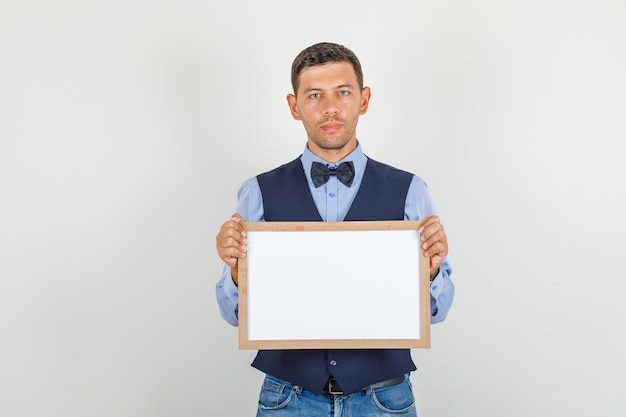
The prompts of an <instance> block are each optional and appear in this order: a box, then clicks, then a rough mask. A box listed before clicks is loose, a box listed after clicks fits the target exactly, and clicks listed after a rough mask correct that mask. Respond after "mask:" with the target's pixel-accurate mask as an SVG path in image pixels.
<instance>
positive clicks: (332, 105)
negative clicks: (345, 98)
mask: <svg viewBox="0 0 626 417" xmlns="http://www.w3.org/2000/svg"><path fill="white" fill-rule="evenodd" d="M337 113H339V105H338V103H337V100H336V99H335V98H334V97H327V98H326V100H325V101H324V115H326V116H330V115H335V114H337Z"/></svg>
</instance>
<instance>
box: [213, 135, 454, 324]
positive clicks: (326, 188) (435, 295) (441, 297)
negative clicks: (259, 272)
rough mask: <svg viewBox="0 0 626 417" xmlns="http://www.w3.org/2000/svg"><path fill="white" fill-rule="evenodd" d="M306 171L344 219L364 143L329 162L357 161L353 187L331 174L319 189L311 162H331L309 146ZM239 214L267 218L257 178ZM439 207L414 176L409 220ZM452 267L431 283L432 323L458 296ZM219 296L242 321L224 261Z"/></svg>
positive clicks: (361, 168) (329, 216)
mask: <svg viewBox="0 0 626 417" xmlns="http://www.w3.org/2000/svg"><path fill="white" fill-rule="evenodd" d="M300 159H301V161H302V166H303V167H304V172H305V175H306V178H307V181H308V183H309V188H310V190H311V195H312V196H313V200H314V201H315V205H316V206H317V209H318V211H319V213H320V216H321V217H322V219H323V220H324V221H330V222H333V221H343V219H344V218H345V216H346V214H347V213H348V210H349V209H350V206H351V205H352V202H353V201H354V198H355V196H356V194H357V192H358V190H359V187H360V185H361V181H362V179H363V173H364V172H365V166H366V165H367V157H366V156H365V155H364V154H363V151H362V149H361V145H360V144H359V145H357V148H356V149H355V150H354V151H352V152H351V153H350V154H349V155H348V156H346V157H345V158H344V159H342V160H341V161H339V162H337V163H336V164H329V167H331V168H332V167H334V166H336V165H339V164H340V163H341V162H344V161H352V163H353V164H354V171H355V175H354V181H353V183H352V185H351V187H346V186H345V185H344V184H342V183H341V182H340V181H339V180H338V179H337V177H336V176H331V177H330V179H329V180H328V182H327V183H326V184H324V185H322V186H320V187H319V188H315V186H314V185H313V182H312V180H311V176H310V170H311V164H312V163H313V162H320V163H323V164H328V162H327V161H324V160H323V159H321V158H319V157H318V156H316V155H315V154H313V153H312V152H311V151H309V149H308V147H306V146H305V148H304V152H303V153H302V156H301V157H300ZM237 199H238V203H237V211H236V212H237V213H239V214H240V215H241V217H243V218H244V220H246V221H251V222H258V221H264V220H265V217H264V214H263V197H262V195H261V189H260V187H259V183H258V181H257V179H256V177H253V178H250V179H248V180H247V181H245V182H244V183H243V184H242V185H241V187H240V188H239V192H238V193H237ZM435 213H436V212H435V208H434V205H433V202H432V200H431V198H430V194H429V192H428V187H427V186H426V183H425V182H424V181H423V180H422V179H421V178H419V177H417V176H415V175H414V176H413V180H412V181H411V185H410V186H409V191H408V193H407V197H406V201H405V205H404V219H405V220H420V219H423V218H425V217H427V216H429V215H431V214H435ZM451 273H452V268H451V267H450V264H449V262H448V259H447V258H446V259H444V261H443V263H442V264H441V267H440V269H439V273H438V274H437V276H436V277H435V279H434V280H433V281H432V282H431V284H430V309H431V323H433V324H434V323H438V322H440V321H443V320H444V319H445V318H446V316H447V315H448V311H449V310H450V306H451V304H452V300H453V298H454V285H453V284H452V281H451V280H450V275H451ZM216 296H217V301H218V304H219V307H220V313H221V315H222V317H223V318H224V319H225V320H226V321H227V322H228V323H230V324H232V325H233V326H237V324H238V321H239V320H238V311H239V308H238V307H239V306H238V297H239V292H238V289H237V286H236V285H235V283H234V282H233V280H232V278H231V270H230V267H229V266H228V265H226V264H224V270H223V271H222V277H221V279H220V281H219V282H218V283H217V285H216Z"/></svg>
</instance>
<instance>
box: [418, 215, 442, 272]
mask: <svg viewBox="0 0 626 417" xmlns="http://www.w3.org/2000/svg"><path fill="white" fill-rule="evenodd" d="M419 232H420V236H421V239H422V248H424V256H426V257H427V258H429V259H430V275H431V276H432V275H433V274H435V273H436V272H437V269H439V267H440V266H441V263H442V262H443V259H444V258H445V257H446V255H447V254H448V240H447V238H446V233H445V232H444V231H443V225H442V224H441V223H440V221H439V216H435V215H432V216H428V217H426V218H425V219H424V222H423V223H422V226H421V227H420V229H419Z"/></svg>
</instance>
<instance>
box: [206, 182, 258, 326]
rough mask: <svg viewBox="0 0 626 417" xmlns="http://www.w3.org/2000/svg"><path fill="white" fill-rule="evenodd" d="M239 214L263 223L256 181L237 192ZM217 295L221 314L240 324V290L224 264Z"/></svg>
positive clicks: (244, 185)
mask: <svg viewBox="0 0 626 417" xmlns="http://www.w3.org/2000/svg"><path fill="white" fill-rule="evenodd" d="M236 212H237V213H239V214H240V215H241V217H243V219H244V220H246V221H251V222H258V221H263V220H264V216H263V198H262V195H261V189H260V187H259V183H258V181H257V179H256V177H254V178H250V179H249V180H247V181H246V182H244V183H243V184H242V185H241V187H239V191H238V192H237V210H236ZM215 295H216V297H217V303H218V305H219V308H220V314H221V315H222V317H223V318H224V320H226V321H227V322H228V323H230V324H231V325H233V326H237V325H238V324H239V289H238V288H237V286H236V285H235V283H234V282H233V279H232V277H231V269H230V267H229V266H228V265H226V264H224V268H223V270H222V276H221V278H220V280H219V281H218V283H217V284H216V286H215Z"/></svg>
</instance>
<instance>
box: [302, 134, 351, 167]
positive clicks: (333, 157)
mask: <svg viewBox="0 0 626 417" xmlns="http://www.w3.org/2000/svg"><path fill="white" fill-rule="evenodd" d="M307 146H308V148H309V150H310V151H311V153H313V154H314V155H316V156H319V157H320V158H322V159H323V160H324V161H326V162H328V163H329V164H336V163H337V162H339V161H341V160H342V159H343V158H345V157H346V156H348V155H350V153H352V151H354V150H355V149H356V147H357V141H356V140H354V141H351V142H350V143H348V144H347V145H346V146H344V147H343V148H340V149H324V148H320V147H318V146H311V142H310V141H309V144H308V145H307Z"/></svg>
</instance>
